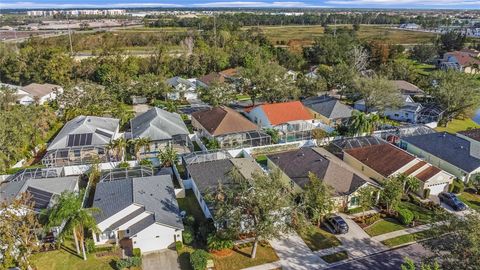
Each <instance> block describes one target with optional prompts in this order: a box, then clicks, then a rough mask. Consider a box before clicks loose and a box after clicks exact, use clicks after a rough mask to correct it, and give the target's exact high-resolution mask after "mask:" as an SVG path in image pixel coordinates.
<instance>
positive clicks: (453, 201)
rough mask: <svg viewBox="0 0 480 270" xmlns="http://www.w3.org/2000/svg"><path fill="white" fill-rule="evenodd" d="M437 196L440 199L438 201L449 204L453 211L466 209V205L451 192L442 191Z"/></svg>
mask: <svg viewBox="0 0 480 270" xmlns="http://www.w3.org/2000/svg"><path fill="white" fill-rule="evenodd" d="M438 198H439V199H440V202H443V203H444V204H446V205H448V206H450V207H451V208H452V209H453V210H455V211H463V210H465V209H467V206H466V205H465V204H464V203H463V202H462V201H460V200H459V199H458V198H457V196H455V194H453V193H449V192H442V193H440V194H438Z"/></svg>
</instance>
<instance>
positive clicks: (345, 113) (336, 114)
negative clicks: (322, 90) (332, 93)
mask: <svg viewBox="0 0 480 270" xmlns="http://www.w3.org/2000/svg"><path fill="white" fill-rule="evenodd" d="M303 104H304V105H305V106H306V107H308V108H310V109H311V110H313V111H315V112H317V113H319V114H321V115H323V116H325V117H327V118H328V119H340V118H349V117H351V116H352V111H353V108H352V107H350V106H347V105H345V104H343V103H342V102H340V101H339V100H338V99H335V98H332V97H328V96H321V97H312V98H308V99H306V100H304V101H303Z"/></svg>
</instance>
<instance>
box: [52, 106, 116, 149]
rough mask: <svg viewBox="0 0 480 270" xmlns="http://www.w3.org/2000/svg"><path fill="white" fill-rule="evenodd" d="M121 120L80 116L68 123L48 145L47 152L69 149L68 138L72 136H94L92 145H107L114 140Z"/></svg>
mask: <svg viewBox="0 0 480 270" xmlns="http://www.w3.org/2000/svg"><path fill="white" fill-rule="evenodd" d="M119 122H120V120H118V119H114V118H108V117H97V116H84V115H80V116H77V117H75V118H74V119H72V120H70V121H68V122H67V123H66V124H65V125H64V126H63V128H62V129H61V130H60V132H59V133H58V135H57V136H56V137H55V139H53V141H52V142H51V143H50V144H49V145H48V148H47V150H48V151H50V150H55V149H62V148H68V137H69V135H71V134H88V133H91V134H92V143H91V144H90V145H106V144H108V143H109V142H110V140H111V139H112V136H113V135H114V133H115V131H116V130H117V128H118V125H119Z"/></svg>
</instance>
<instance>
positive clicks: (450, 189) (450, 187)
mask: <svg viewBox="0 0 480 270" xmlns="http://www.w3.org/2000/svg"><path fill="white" fill-rule="evenodd" d="M454 187H455V185H454V184H453V183H452V184H450V185H448V192H453V188H454Z"/></svg>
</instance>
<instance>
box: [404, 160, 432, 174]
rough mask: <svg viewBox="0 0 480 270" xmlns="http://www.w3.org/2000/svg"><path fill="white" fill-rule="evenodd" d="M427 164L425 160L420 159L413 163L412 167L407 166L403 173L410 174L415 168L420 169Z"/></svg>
mask: <svg viewBox="0 0 480 270" xmlns="http://www.w3.org/2000/svg"><path fill="white" fill-rule="evenodd" d="M425 164H427V163H426V162H425V161H420V162H418V163H417V164H415V165H413V166H412V167H410V168H408V170H406V171H405V172H403V174H405V175H410V174H412V173H414V172H415V171H416V170H418V169H420V168H421V167H423V166H425Z"/></svg>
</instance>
